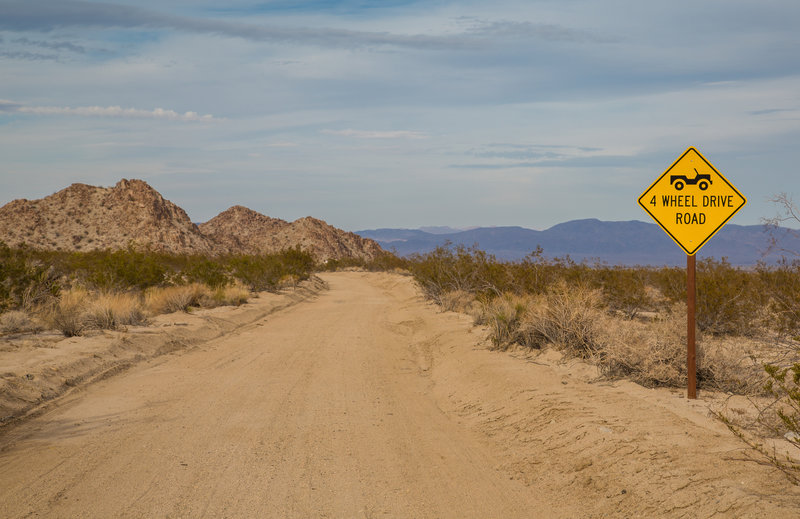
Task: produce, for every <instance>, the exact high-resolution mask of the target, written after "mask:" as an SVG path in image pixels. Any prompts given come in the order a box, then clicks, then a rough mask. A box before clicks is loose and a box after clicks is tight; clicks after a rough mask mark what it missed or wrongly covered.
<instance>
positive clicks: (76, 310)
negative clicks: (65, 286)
mask: <svg viewBox="0 0 800 519" xmlns="http://www.w3.org/2000/svg"><path fill="white" fill-rule="evenodd" d="M88 298H89V295H88V293H87V292H86V291H85V290H83V289H79V288H73V289H70V290H65V291H62V292H61V295H60V297H59V298H58V300H57V301H55V302H53V303H52V304H51V305H50V307H49V308H47V309H45V310H44V319H45V322H46V323H47V324H48V325H49V326H50V327H51V328H53V329H56V330H58V331H60V332H61V333H62V334H64V336H65V337H74V336H76V335H81V334H82V333H83V331H84V330H85V329H86V328H87V325H88V324H89V323H88V322H87V319H86V308H87V303H88Z"/></svg>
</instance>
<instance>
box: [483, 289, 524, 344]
mask: <svg viewBox="0 0 800 519" xmlns="http://www.w3.org/2000/svg"><path fill="white" fill-rule="evenodd" d="M527 309H528V301H527V300H526V299H524V298H521V297H520V296H516V295H514V294H509V293H506V294H503V295H502V296H501V297H497V298H494V299H493V300H492V301H491V302H489V303H488V304H487V306H486V311H485V320H486V323H487V324H488V325H489V339H490V340H491V341H492V345H493V346H494V347H495V348H497V349H507V348H508V347H509V346H510V345H511V344H513V343H517V342H521V341H520V339H521V336H520V325H521V323H522V319H523V316H524V315H525V312H526V311H527Z"/></svg>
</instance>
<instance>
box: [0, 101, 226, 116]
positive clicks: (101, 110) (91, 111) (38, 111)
mask: <svg viewBox="0 0 800 519" xmlns="http://www.w3.org/2000/svg"><path fill="white" fill-rule="evenodd" d="M0 113H23V114H34V115H75V116H81V117H116V118H127V119H163V120H168V121H188V122H198V121H213V120H215V118H214V116H212V115H210V114H207V115H200V114H198V113H197V112H185V113H182V114H181V113H178V112H176V111H175V110H165V109H163V108H156V109H154V110H141V109H138V108H122V107H121V106H78V107H68V106H63V107H62V106H25V105H22V104H20V103H15V102H14V101H8V100H2V99H0Z"/></svg>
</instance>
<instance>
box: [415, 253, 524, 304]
mask: <svg viewBox="0 0 800 519" xmlns="http://www.w3.org/2000/svg"><path fill="white" fill-rule="evenodd" d="M410 268H411V272H412V274H413V275H414V278H415V279H416V281H417V283H418V284H419V285H420V287H421V288H422V290H423V291H424V292H425V294H426V295H428V296H429V297H431V298H432V299H434V300H437V301H438V299H439V298H440V296H441V295H442V294H443V293H445V292H451V291H456V290H463V291H467V292H472V293H474V294H477V295H486V294H492V295H499V294H501V293H502V292H504V291H505V289H507V288H509V281H510V280H509V278H508V271H507V270H506V268H505V267H504V265H503V264H502V263H500V262H498V261H497V260H496V259H495V257H494V256H492V255H490V254H486V253H485V252H483V251H481V250H479V249H477V248H476V247H472V248H466V247H464V246H463V245H458V246H456V247H453V246H451V245H450V244H447V245H446V246H440V247H436V249H434V250H433V251H431V252H429V253H427V254H424V255H416V256H413V257H412V263H411V267H410Z"/></svg>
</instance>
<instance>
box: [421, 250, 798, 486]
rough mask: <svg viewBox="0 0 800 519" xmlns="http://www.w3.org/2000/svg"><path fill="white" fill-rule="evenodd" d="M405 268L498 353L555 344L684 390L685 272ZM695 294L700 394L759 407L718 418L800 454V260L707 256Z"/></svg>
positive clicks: (617, 370) (462, 259) (433, 264)
mask: <svg viewBox="0 0 800 519" xmlns="http://www.w3.org/2000/svg"><path fill="white" fill-rule="evenodd" d="M407 268H408V269H409V270H410V271H411V272H412V273H413V275H414V277H415V278H416V280H417V282H418V284H419V286H420V287H421V288H422V290H423V291H424V293H425V294H426V295H427V296H428V297H429V298H430V299H432V300H434V301H435V302H437V303H439V304H440V305H442V307H443V308H444V309H446V310H457V311H461V312H465V313H468V314H470V315H471V316H472V317H473V320H474V322H475V323H476V324H480V325H485V326H486V327H487V328H488V330H489V340H490V342H491V347H492V348H495V349H499V350H505V349H508V348H512V347H515V348H530V349H541V348H544V347H552V348H556V349H558V350H560V351H561V352H563V354H564V355H565V356H567V357H577V358H581V359H585V360H587V361H589V362H592V363H594V364H596V365H597V366H598V368H599V372H600V373H601V374H602V376H604V377H606V378H610V379H620V378H625V379H629V380H633V381H635V382H637V383H639V384H641V385H644V386H647V387H659V386H661V387H680V388H683V387H685V386H686V383H687V372H686V333H687V329H686V305H685V300H686V273H685V269H683V268H675V267H661V268H653V267H618V266H609V265H605V264H594V265H590V264H587V263H576V262H574V261H572V260H570V258H568V257H566V258H556V259H547V258H546V257H545V256H544V251H542V250H541V249H537V250H535V251H533V252H532V253H531V254H530V255H529V256H528V257H527V258H525V259H524V260H523V261H516V262H504V261H499V260H497V259H496V258H494V257H493V256H491V255H488V254H486V253H485V252H483V251H481V250H479V249H477V248H466V247H463V246H456V247H453V246H445V247H439V248H437V249H435V250H433V251H432V252H429V253H427V254H423V255H417V256H416V257H414V258H412V259H411V260H410V261H409V262H408V265H407ZM697 291H698V295H697V314H696V315H697V327H698V351H697V366H698V371H697V378H698V387H700V388H702V389H706V390H713V391H716V392H722V394H724V393H727V394H729V395H745V396H746V398H747V399H749V401H750V402H751V403H752V404H753V406H754V409H753V412H752V413H750V415H749V417H750V421H749V422H747V421H745V420H744V418H743V417H731V416H729V415H726V414H725V413H724V412H722V411H721V412H720V413H719V416H720V418H722V419H724V420H725V421H726V423H728V424H729V426H731V427H732V428H734V429H735V431H736V432H737V434H740V435H741V436H742V437H743V438H751V439H750V440H749V442H750V443H751V445H753V446H759V445H761V444H760V443H758V442H757V441H756V440H753V439H752V438H754V437H753V436H748V434H749V432H758V433H759V434H762V435H763V434H766V433H767V430H769V433H770V434H775V435H781V436H783V435H785V437H786V438H787V439H788V440H789V441H790V442H792V443H793V444H794V445H795V446H797V447H798V448H800V404H798V403H799V402H800V385H799V384H800V364H798V363H797V361H798V358H800V349H799V348H798V347H799V346H800V342H799V341H800V262H799V261H789V260H785V261H783V262H782V263H779V264H777V265H771V266H770V265H766V264H761V265H757V266H756V267H754V268H749V269H743V268H736V267H734V266H732V265H730V264H729V263H728V262H727V261H726V260H725V259H724V258H723V259H715V258H703V259H700V260H698V262H697ZM747 431H749V432H747ZM762 437H763V436H762ZM761 450H762V452H764V453H765V454H769V453H768V452H767V451H766V450H765V449H763V447H762V448H761ZM771 458H772V459H773V461H775V462H776V464H778V463H779V462H780V463H782V464H783V468H785V469H787V471H788V472H790V473H793V474H795V476H793V477H795V478H796V474H798V473H800V472H798V469H800V467H798V466H796V465H794V464H792V463H791V462H787V461H781V460H778V459H777V458H776V457H775V455H771ZM787 463H788V465H787Z"/></svg>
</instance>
